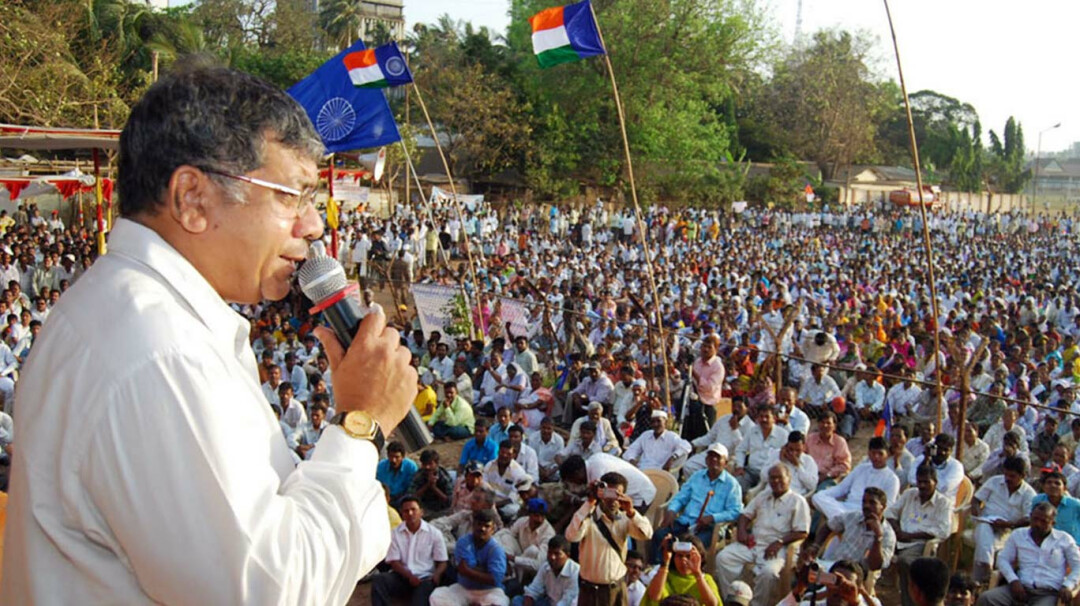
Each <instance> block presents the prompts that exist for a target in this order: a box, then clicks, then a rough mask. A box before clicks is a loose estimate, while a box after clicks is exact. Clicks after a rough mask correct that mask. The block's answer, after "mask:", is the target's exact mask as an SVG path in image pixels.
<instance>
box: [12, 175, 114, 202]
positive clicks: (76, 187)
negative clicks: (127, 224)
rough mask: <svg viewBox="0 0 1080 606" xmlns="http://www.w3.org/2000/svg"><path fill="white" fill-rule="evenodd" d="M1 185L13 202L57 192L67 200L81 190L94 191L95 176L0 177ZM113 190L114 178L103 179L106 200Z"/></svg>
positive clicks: (102, 187) (102, 190)
mask: <svg viewBox="0 0 1080 606" xmlns="http://www.w3.org/2000/svg"><path fill="white" fill-rule="evenodd" d="M0 186H3V187H4V189H6V190H7V191H8V200H11V201H12V202H14V201H15V200H20V199H23V198H30V197H32V196H40V195H42V194H56V193H59V194H60V195H61V196H62V197H63V198H64V199H65V200H67V199H68V198H70V197H71V196H74V195H75V194H77V193H79V192H83V193H91V192H93V191H94V177H93V176H92V175H86V174H83V173H80V172H71V173H67V174H64V175H49V176H40V175H39V176H29V177H0ZM112 190H113V182H112V179H102V180H101V194H102V197H103V198H104V199H105V200H112Z"/></svg>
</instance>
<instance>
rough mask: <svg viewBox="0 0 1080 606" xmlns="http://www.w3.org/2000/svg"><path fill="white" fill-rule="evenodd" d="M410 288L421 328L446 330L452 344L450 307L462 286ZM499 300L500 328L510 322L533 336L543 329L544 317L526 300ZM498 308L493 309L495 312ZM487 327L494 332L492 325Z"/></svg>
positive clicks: (520, 332)
mask: <svg viewBox="0 0 1080 606" xmlns="http://www.w3.org/2000/svg"><path fill="white" fill-rule="evenodd" d="M409 290H410V292H412V296H413V301H414V303H415V304H416V313H417V315H418V316H419V318H420V328H422V329H423V331H424V334H425V335H430V334H431V332H432V331H434V330H437V331H439V332H440V333H442V335H443V337H442V340H443V341H444V342H446V343H451V344H452V343H453V339H451V338H450V337H448V336H447V334H446V326H447V325H449V324H450V323H451V322H452V321H453V318H451V316H450V314H449V313H448V312H447V310H448V309H449V307H450V303H451V301H453V299H454V297H455V296H456V295H458V294H460V293H461V289H460V288H458V287H456V286H443V285H440V284H413V285H411V286H410V287H409ZM499 301H500V303H501V305H500V311H499V316H500V317H499V318H498V319H497V320H494V321H498V322H499V327H500V328H502V329H504V330H503V332H505V327H506V323H507V322H510V329H511V331H513V334H514V335H515V336H517V335H526V336H528V337H529V338H530V339H531V338H533V337H534V336H536V333H537V332H538V331H539V330H540V318H539V317H537V318H536V319H535V320H534V319H533V318H532V317H531V316H530V314H529V310H528V309H527V308H526V305H525V303H524V302H522V301H516V300H514V299H506V298H502V297H500V298H499ZM492 305H494V303H492ZM494 311H495V310H494V309H491V312H494ZM474 320H475V315H474ZM556 323H558V322H556ZM485 328H487V329H488V332H490V327H485Z"/></svg>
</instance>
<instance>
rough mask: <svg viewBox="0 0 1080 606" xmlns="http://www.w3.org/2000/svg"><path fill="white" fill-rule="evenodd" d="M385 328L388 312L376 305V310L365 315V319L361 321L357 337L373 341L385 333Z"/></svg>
mask: <svg viewBox="0 0 1080 606" xmlns="http://www.w3.org/2000/svg"><path fill="white" fill-rule="evenodd" d="M385 328H386V314H385V313H384V312H383V310H382V308H381V307H376V308H375V311H373V312H371V313H369V314H368V315H366V316H364V319H363V320H361V321H360V328H358V329H357V331H356V338H357V339H358V340H361V341H371V340H372V339H375V338H377V337H378V336H379V335H381V334H383V330H384V329H385Z"/></svg>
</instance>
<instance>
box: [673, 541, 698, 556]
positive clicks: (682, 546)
mask: <svg viewBox="0 0 1080 606" xmlns="http://www.w3.org/2000/svg"><path fill="white" fill-rule="evenodd" d="M693 549H694V544H693V543H691V542H690V541H675V544H674V545H672V546H671V551H674V552H675V553H690V552H691V551H693Z"/></svg>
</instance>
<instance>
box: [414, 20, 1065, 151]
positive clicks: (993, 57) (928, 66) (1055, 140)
mask: <svg viewBox="0 0 1080 606" xmlns="http://www.w3.org/2000/svg"><path fill="white" fill-rule="evenodd" d="M568 1H569V0H568ZM1029 1H1030V2H1031V4H1027V3H1016V2H1010V1H1007V0H893V1H892V2H891V3H890V8H891V9H892V16H893V21H894V23H895V26H896V32H897V39H898V42H899V45H900V56H901V59H902V60H903V67H904V77H905V79H906V81H907V88H908V93H914V92H916V91H919V90H923V89H931V90H934V91H937V92H939V93H942V94H945V95H948V96H950V97H955V98H957V99H959V100H960V101H964V102H967V103H970V104H971V105H972V106H974V107H975V110H976V111H977V112H978V113H979V118H980V119H981V120H982V126H983V132H984V133H985V132H986V131H988V130H990V129H993V130H994V131H995V132H997V133H998V134H999V135H1000V134H1001V133H1002V131H1003V130H1004V127H1005V121H1006V120H1007V119H1008V118H1009V116H1015V117H1016V119H1017V120H1019V121H1020V123H1021V125H1022V126H1023V128H1024V143H1025V144H1026V146H1027V147H1028V149H1029V150H1030V151H1032V152H1034V151H1035V148H1036V147H1037V145H1038V138H1039V131H1042V130H1044V129H1049V130H1046V132H1044V133H1043V135H1042V151H1044V152H1052V151H1058V150H1062V149H1065V148H1067V147H1069V146H1071V145H1072V143H1073V142H1076V141H1080V102H1078V100H1080V78H1078V77H1076V75H1075V70H1074V69H1073V68H1070V67H1069V65H1071V63H1069V61H1071V60H1075V59H1076V58H1077V51H1076V50H1075V45H1074V40H1075V38H1074V36H1076V35H1077V33H1076V31H1075V30H1076V24H1077V23H1080V1H1078V0H1029ZM759 2H760V3H761V5H762V6H763V7H766V8H767V9H768V11H769V14H770V16H771V18H772V20H773V22H774V25H775V26H776V28H777V30H778V32H779V33H780V35H781V36H782V37H783V39H784V40H785V41H787V42H790V41H791V40H792V38H793V37H794V32H795V20H796V19H795V16H796V13H797V5H798V0H759ZM509 5H510V2H509V0H459V1H457V2H448V1H447V0H405V20H406V22H407V23H406V25H407V27H409V28H411V27H412V25H413V24H414V23H430V22H433V21H435V20H436V19H438V17H439V16H440V15H442V14H444V13H446V14H449V15H450V16H451V17H453V18H454V19H457V20H461V21H470V22H472V23H473V24H474V25H478V26H479V25H486V26H488V27H490V28H492V29H494V30H496V31H499V32H505V29H506V27H507V25H508V24H509V22H510V19H509V17H508V16H507V11H508V9H509ZM1028 7H1031V8H1028ZM802 13H803V25H802V31H803V32H804V33H805V34H811V33H813V32H814V31H816V30H819V29H822V28H829V27H841V28H844V29H850V30H866V31H867V32H869V33H870V34H871V36H874V37H876V38H877V40H878V56H879V58H880V60H879V61H878V63H877V64H876V66H875V67H876V68H877V69H878V71H879V72H880V73H881V74H882V75H883V76H884V77H887V78H892V79H894V80H897V81H898V80H899V78H898V76H897V71H896V59H895V57H894V55H893V52H892V41H891V38H890V36H889V28H888V21H887V19H886V16H885V9H884V5H883V3H882V2H877V1H875V0H802ZM600 19H601V22H602V20H603V15H602V14H601V16H600ZM1069 57H1072V58H1073V59H1069ZM1058 123H1060V124H1061V126H1060V127H1059V128H1056V129H1052V128H1050V127H1052V126H1054V125H1055V124H1058Z"/></svg>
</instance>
